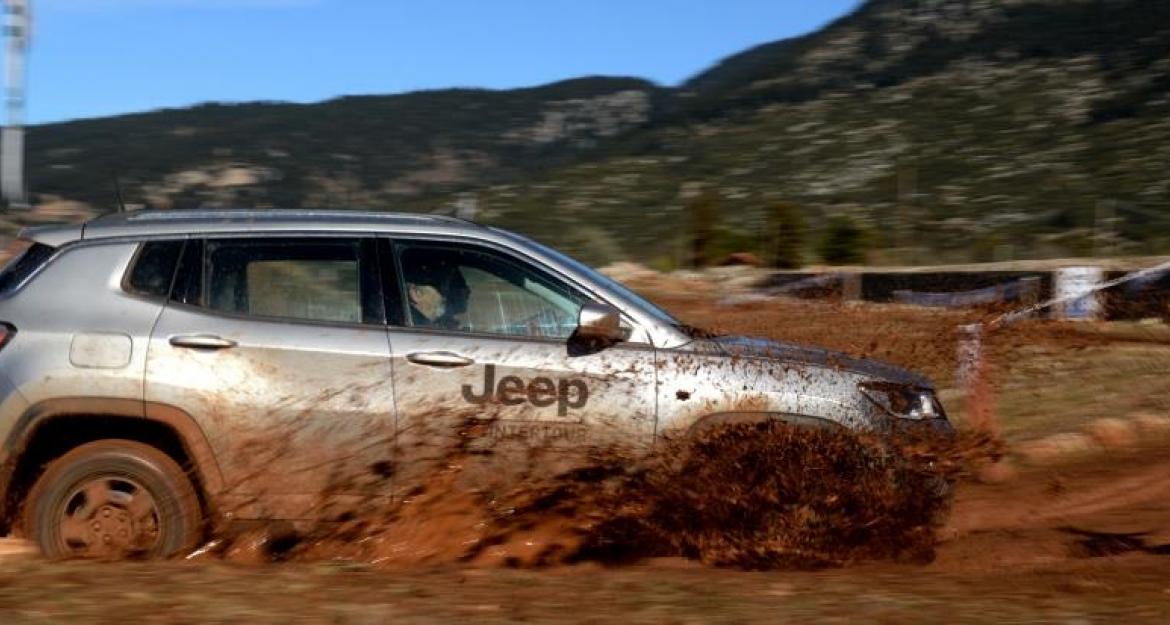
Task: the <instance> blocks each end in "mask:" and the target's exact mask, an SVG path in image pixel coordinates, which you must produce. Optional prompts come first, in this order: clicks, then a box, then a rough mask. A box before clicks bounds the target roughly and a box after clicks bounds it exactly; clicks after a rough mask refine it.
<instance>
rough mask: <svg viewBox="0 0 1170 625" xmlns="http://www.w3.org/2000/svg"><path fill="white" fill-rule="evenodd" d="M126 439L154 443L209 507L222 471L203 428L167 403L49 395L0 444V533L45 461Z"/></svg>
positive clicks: (219, 488) (9, 524)
mask: <svg viewBox="0 0 1170 625" xmlns="http://www.w3.org/2000/svg"><path fill="white" fill-rule="evenodd" d="M106 438H126V439H130V440H137V441H139V442H142V443H145V444H148V445H151V446H153V447H156V448H157V449H159V450H160V451H162V452H164V453H166V454H167V455H168V456H170V457H171V458H172V459H174V460H175V461H176V462H178V463H179V465H180V466H182V467H183V468H184V469H186V470H187V471H188V473H189V475H190V477H191V480H192V483H193V485H194V487H195V490H196V492H197V493H198V495H199V497H200V500H201V504H202V506H203V507H204V510H205V512H207V513H209V514H210V513H211V512H212V511H213V509H214V504H215V498H216V495H217V494H218V493H220V492H221V491H222V490H223V488H224V481H223V475H222V473H221V472H220V468H219V464H218V462H217V461H216V459H215V454H214V452H213V450H212V448H211V445H210V444H209V443H208V441H207V437H206V435H205V434H204V432H203V429H202V428H201V427H200V426H199V424H198V423H197V422H196V421H195V419H194V418H193V417H191V416H190V415H189V414H187V413H186V412H184V411H182V410H179V409H177V408H175V407H173V406H168V405H165V404H157V403H153V402H147V403H146V404H145V405H144V404H143V402H142V401H137V400H127V399H110V398H66V399H51V400H46V401H43V402H39V403H37V404H34V405H33V406H31V407H29V408H28V409H27V410H26V411H25V412H24V413H23V414H22V415H21V416H20V418H19V419H18V420H17V422H16V424H15V426H14V427H13V428H12V430H11V431H10V432H9V435H8V437H7V439H6V440H5V441H4V442H3V444H4V456H5V457H6V460H5V462H4V464H3V466H0V493H2V494H3V496H2V497H0V534H4V533H7V532H8V531H10V530H11V527H12V525H13V522H14V521H15V520H16V519H17V514H18V512H19V509H20V506H21V504H22V502H23V499H24V497H25V496H26V495H27V494H28V491H29V489H30V488H31V487H32V483H33V481H35V480H36V478H37V477H38V476H39V475H40V474H41V473H42V472H43V471H44V467H45V465H46V464H47V463H48V462H50V461H52V460H53V459H55V458H57V457H60V456H61V455H62V454H64V453H66V452H68V451H69V450H70V449H73V448H75V447H77V446H78V445H81V444H84V443H87V442H91V441H94V440H101V439H106Z"/></svg>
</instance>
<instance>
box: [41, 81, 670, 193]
mask: <svg viewBox="0 0 1170 625" xmlns="http://www.w3.org/2000/svg"><path fill="white" fill-rule="evenodd" d="M661 93H662V90H661V89H659V88H657V87H655V86H654V85H652V84H651V83H648V82H646V81H643V80H637V79H627V78H582V79H577V80H569V81H565V82H560V83H555V84H551V85H546V86H543V87H538V88H533V89H517V90H513V91H489V90H482V89H451V90H444V91H427V92H418V93H409V94H404V95H395V96H363V97H346V98H340V99H337V100H332V101H328V102H323V103H319V104H308V105H301V104H288V103H268V102H259V103H248V104H205V105H201V106H196V107H193V108H186V109H172V110H163V111H156V112H150V113H141V114H134V115H125V116H120V117H114V118H106V119H93V120H81V121H74V122H67V123H61V124H51V125H45V126H39V127H35V128H32V129H31V130H30V132H29V152H30V154H29V168H30V177H31V180H30V184H31V188H32V189H33V190H34V191H35V192H38V193H40V194H45V195H53V196H60V197H66V198H69V199H75V200H81V201H85V202H89V203H94V204H101V205H105V206H107V207H108V206H109V205H110V204H111V203H112V202H113V198H114V183H113V177H114V176H115V175H117V176H118V178H119V180H120V182H121V186H122V188H123V190H124V193H125V197H126V201H127V202H129V203H135V204H149V205H151V206H156V207H175V208H186V207H192V206H205V205H212V206H222V205H247V206H256V205H271V206H282V207H289V206H302V205H303V206H341V205H352V204H363V205H373V206H377V207H387V208H388V207H390V206H393V205H394V204H395V203H396V201H397V200H399V199H400V198H403V197H414V196H420V195H436V194H441V193H445V192H450V191H454V190H459V189H465V188H468V187H472V186H478V185H482V184H484V183H487V182H492V181H496V180H502V179H504V180H511V179H516V178H520V177H526V176H531V175H532V174H534V173H537V172H541V171H544V170H547V169H548V168H550V167H553V166H556V165H558V164H562V163H565V162H567V161H568V160H570V159H572V158H574V157H575V156H576V155H578V154H580V153H581V152H584V151H588V150H589V149H591V148H593V147H594V146H596V145H597V144H598V143H599V142H603V141H605V140H607V139H610V138H612V137H615V136H617V135H620V134H622V133H624V132H627V131H629V130H630V129H632V128H634V127H637V126H639V125H641V124H644V123H646V122H647V121H648V120H649V119H650V117H651V115H652V111H653V109H654V107H655V106H656V105H657V100H658V98H659V95H660V94H661Z"/></svg>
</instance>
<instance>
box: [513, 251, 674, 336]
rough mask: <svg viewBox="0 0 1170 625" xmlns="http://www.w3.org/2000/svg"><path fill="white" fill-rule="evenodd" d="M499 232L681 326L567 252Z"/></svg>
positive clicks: (661, 318)
mask: <svg viewBox="0 0 1170 625" xmlns="http://www.w3.org/2000/svg"><path fill="white" fill-rule="evenodd" d="M499 232H502V233H504V234H507V235H508V236H512V237H515V238H517V239H520V240H522V241H524V242H525V243H527V244H529V245H531V246H533V247H535V248H537V249H539V250H540V251H541V252H543V253H544V254H547V255H549V256H551V257H552V258H554V259H556V260H557V261H558V262H560V263H563V264H565V265H567V266H569V267H572V268H573V270H574V271H576V272H578V273H582V274H584V275H586V276H588V277H589V279H590V280H593V281H594V282H596V283H598V284H600V285H601V286H603V287H604V288H606V289H608V290H610V291H613V292H614V293H616V294H617V295H618V296H619V297H621V298H622V299H624V300H626V301H627V302H629V303H631V304H633V305H634V306H636V307H637V308H638V309H639V310H641V311H643V312H645V313H646V314H648V315H650V316H652V317H654V318H655V319H657V320H659V321H661V322H663V323H667V324H670V325H672V326H675V327H681V326H682V324H681V323H680V322H679V321H678V320H677V319H675V318H674V317H672V316H671V315H670V313H668V312H666V311H665V310H662V309H661V308H659V307H658V306H655V305H654V304H653V303H652V302H650V301H649V300H647V299H646V298H644V297H642V296H641V295H638V294H637V293H635V292H634V291H632V290H630V288H629V287H627V286H626V285H624V284H622V283H621V282H618V281H617V280H614V279H613V278H610V277H609V276H607V275H605V274H603V273H601V272H600V271H598V270H596V269H594V268H592V267H590V266H589V265H586V264H585V263H583V262H581V261H579V260H577V259H575V258H573V257H572V256H568V255H567V254H563V253H561V252H558V251H556V250H554V249H552V248H551V247H548V246H547V245H544V244H542V243H538V242H536V241H533V240H532V239H529V238H528V237H523V236H520V235H518V234H516V233H514V232H508V231H506V230H500V231H499Z"/></svg>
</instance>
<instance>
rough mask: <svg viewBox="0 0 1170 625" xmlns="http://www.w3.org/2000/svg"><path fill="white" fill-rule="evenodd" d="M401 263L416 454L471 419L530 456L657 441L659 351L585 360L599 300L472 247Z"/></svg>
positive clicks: (448, 247)
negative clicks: (577, 343)
mask: <svg viewBox="0 0 1170 625" xmlns="http://www.w3.org/2000/svg"><path fill="white" fill-rule="evenodd" d="M393 255H394V257H395V258H396V260H397V263H396V264H395V266H394V267H393V269H392V270H393V271H394V272H395V273H396V275H397V276H398V284H399V288H400V290H399V292H400V293H401V301H395V300H391V301H389V302H388V310H390V309H391V308H393V307H394V306H396V305H398V306H401V310H402V311H401V314H400V315H399V317H400V318H401V323H400V325H398V326H394V325H392V326H391V328H390V344H391V349H392V351H393V355H394V370H395V389H396V400H397V408H398V414H399V426H400V433H401V436H402V441H401V442H402V443H403V445H404V446H405V447H407V448H409V447H410V446H411V445H412V444H415V443H418V442H419V441H429V442H434V441H435V440H436V438H435V437H436V435H440V436H441V435H442V434H446V433H449V429H450V428H451V427H453V426H457V425H458V423H459V422H460V420H465V419H468V418H473V419H474V418H479V419H485V420H487V421H488V426H487V427H486V428H481V429H480V430H477V435H479V436H486V437H489V438H491V439H494V440H499V441H502V440H508V441H520V442H523V443H526V444H529V445H544V446H560V445H565V444H568V445H571V446H576V445H581V444H588V443H592V442H602V443H603V442H610V441H620V442H627V443H634V444H642V443H648V442H649V441H650V440H651V439H652V438H653V434H654V418H655V407H654V403H655V396H654V354H653V350H652V348H651V347H650V346H648V345H641V344H629V343H621V344H618V345H614V346H610V347H607V348H604V349H594V350H580V349H575V348H574V346H573V344H572V340H571V337H572V335H573V332H574V331H575V329H576V324H577V316H578V312H579V311H580V308H581V306H582V305H583V304H584V303H585V302H586V301H587V298H586V297H584V296H583V295H582V294H580V293H579V292H577V291H576V290H574V289H573V287H572V286H570V285H568V284H566V283H564V282H563V281H560V280H558V279H557V278H556V277H554V276H551V275H549V274H548V273H546V272H544V271H542V270H541V269H540V268H538V267H534V266H532V265H531V264H528V263H527V262H526V261H523V260H520V259H517V258H515V257H512V256H510V255H508V254H507V253H505V252H502V251H499V250H494V249H491V248H486V247H481V246H476V245H471V244H461V243H445V242H421V241H399V242H397V243H396V245H395V246H394V254H393ZM420 444H421V443H420ZM408 453H409V449H408Z"/></svg>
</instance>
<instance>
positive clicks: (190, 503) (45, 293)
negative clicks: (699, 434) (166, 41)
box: [0, 211, 949, 556]
mask: <svg viewBox="0 0 1170 625" xmlns="http://www.w3.org/2000/svg"><path fill="white" fill-rule="evenodd" d="M22 238H23V239H25V240H26V241H27V242H28V243H29V244H30V245H31V247H29V248H28V249H27V250H26V251H24V253H23V255H21V256H20V257H19V258H17V259H16V260H14V261H12V262H10V264H9V265H8V267H7V268H6V269H5V270H4V273H3V274H2V276H0V321H2V322H3V323H4V324H5V325H4V338H3V341H4V343H3V348H2V349H0V442H2V445H3V447H2V448H0V460H2V461H3V465H2V466H3V471H2V473H0V488H2V492H3V493H4V499H3V504H4V507H3V516H2V517H0V518H2V520H3V529H4V530H6V531H17V532H22V533H24V534H27V535H31V536H32V537H33V538H35V539H36V540H37V541H38V543H39V544H40V545H41V547H42V548H43V549H44V550H45V551H46V552H48V553H50V554H52V555H66V556H67V555H94V554H102V553H105V552H106V551H109V550H114V551H118V552H125V551H134V552H138V553H142V554H145V555H168V554H173V553H175V552H177V551H179V550H181V549H185V548H187V547H189V546H190V545H191V543H192V542H193V541H194V540H197V538H198V535H199V532H200V531H201V529H200V528H202V527H204V526H205V520H206V519H208V518H211V517H223V516H232V517H235V518H263V519H271V518H288V519H296V518H302V517H304V516H306V515H307V514H310V512H309V511H310V510H311V509H312V506H313V501H314V498H315V497H316V495H317V494H318V492H319V491H320V489H322V488H327V487H329V482H330V480H331V479H334V478H336V476H337V475H338V474H339V473H340V472H341V469H340V467H343V466H363V467H368V466H380V463H383V464H384V463H389V462H393V461H398V460H401V459H402V455H401V453H400V452H401V450H402V449H403V448H404V446H407V445H408V444H410V441H417V440H419V439H422V438H425V432H427V431H428V429H433V428H430V426H433V425H434V424H435V423H436V418H435V415H438V414H444V413H456V412H458V413H461V414H468V413H472V414H475V413H477V412H482V413H483V414H485V415H490V419H491V421H490V422H491V427H490V428H489V429H488V431H487V434H486V435H485V436H487V437H495V438H498V439H509V440H521V441H526V442H531V443H537V442H539V443H541V444H543V443H558V444H564V443H568V444H573V445H576V444H589V443H591V442H595V441H606V440H608V441H621V442H624V443H630V444H638V445H650V444H652V443H653V442H654V441H655V440H658V439H662V438H664V437H676V436H685V435H687V434H688V433H690V432H694V431H695V430H696V429H701V428H703V427H705V426H708V425H711V424H716V423H720V422H725V421H727V420H744V419H749V420H750V419H783V420H787V421H792V422H794V423H801V424H811V425H823V426H830V427H838V426H840V427H846V428H852V429H861V430H877V431H884V430H888V429H890V428H892V427H897V426H898V425H906V424H913V425H914V426H916V427H929V428H941V429H946V428H948V427H949V426H948V425H947V423H946V418H945V416H944V415H943V414H942V410H941V406H940V405H939V404H938V402H937V400H936V399H935V397H934V394H933V390H932V388H931V386H930V384H929V382H928V381H927V380H925V379H923V378H921V377H918V376H915V375H913V374H910V373H907V372H905V371H902V370H900V369H897V368H894V367H891V366H889V365H884V364H881V363H877V362H873V361H866V360H856V359H851V358H848V357H845V356H842V355H838V354H833V353H829V352H825V351H822V350H817V349H811V348H804V347H800V346H796V345H787V344H780V343H773V342H766V341H759V340H752V339H744V338H727V337H722V338H720V337H699V338H696V333H695V332H693V331H691V330H689V329H688V328H686V327H685V326H683V325H682V324H680V323H678V322H677V321H676V320H674V319H673V318H671V317H670V315H668V314H666V313H665V312H663V311H661V310H660V309H658V308H657V307H655V306H654V305H652V304H650V303H649V302H647V301H646V300H644V299H642V298H641V297H639V296H638V295H636V294H634V293H632V292H630V291H629V290H627V289H626V288H625V287H623V286H621V285H620V284H618V283H616V282H614V281H612V280H610V279H608V278H606V277H604V276H602V275H601V274H599V273H598V272H596V271H594V270H592V269H590V268H588V267H586V266H585V265H582V264H580V263H578V262H576V261H574V260H572V259H570V258H568V257H566V256H564V255H562V254H560V253H558V252H556V251H554V250H551V249H549V248H547V247H544V246H542V245H540V244H537V243H535V242H533V241H531V240H528V239H526V238H523V237H520V236H518V235H515V234H512V233H509V232H506V231H503V230H500V229H496V228H490V227H485V226H480V225H476V224H472V223H468V222H464V221H460V220H455V219H450V218H443V217H433V216H418V215H393V214H376V213H360V212H351V211H345V212H336V211H334V212H324V211H174V212H137V213H128V214H118V215H112V216H107V217H104V218H99V219H96V220H93V221H91V222H88V223H86V224H83V225H75V226H53V227H45V228H38V229H31V230H28V231H26V232H25V233H22ZM436 277H441V278H442V280H439V279H437V278H436ZM444 289H446V291H444ZM258 484H262V485H263V486H262V487H260V486H256V485H258Z"/></svg>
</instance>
